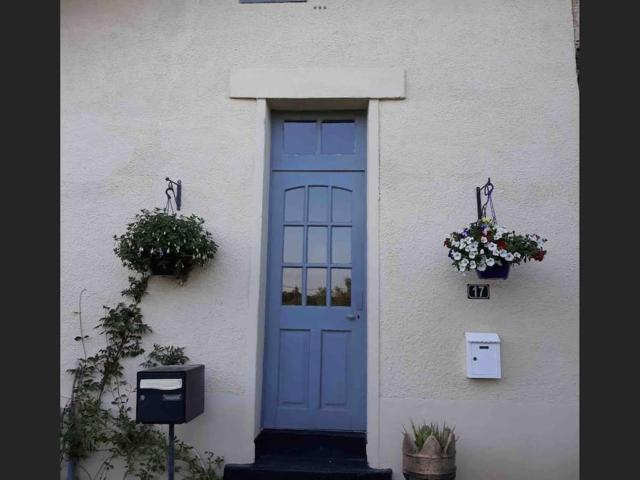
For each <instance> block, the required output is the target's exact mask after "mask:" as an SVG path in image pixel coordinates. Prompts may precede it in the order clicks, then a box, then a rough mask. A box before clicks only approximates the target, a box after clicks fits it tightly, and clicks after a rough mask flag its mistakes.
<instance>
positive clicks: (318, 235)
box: [307, 227, 327, 263]
mask: <svg viewBox="0 0 640 480" xmlns="http://www.w3.org/2000/svg"><path fill="white" fill-rule="evenodd" d="M326 261H327V227H309V238H308V240H307V262H309V263H325V262H326Z"/></svg>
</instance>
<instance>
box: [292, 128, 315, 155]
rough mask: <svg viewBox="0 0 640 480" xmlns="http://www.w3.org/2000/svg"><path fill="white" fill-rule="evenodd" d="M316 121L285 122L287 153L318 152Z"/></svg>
mask: <svg viewBox="0 0 640 480" xmlns="http://www.w3.org/2000/svg"><path fill="white" fill-rule="evenodd" d="M316 144H317V135H316V122H315V121H310V122H309V121H307V122H284V151H285V153H303V154H304V153H306V154H309V153H316Z"/></svg>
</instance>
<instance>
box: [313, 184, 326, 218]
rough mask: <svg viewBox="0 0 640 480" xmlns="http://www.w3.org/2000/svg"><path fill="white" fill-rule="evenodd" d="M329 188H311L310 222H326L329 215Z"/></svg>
mask: <svg viewBox="0 0 640 480" xmlns="http://www.w3.org/2000/svg"><path fill="white" fill-rule="evenodd" d="M327 200H328V199H327V187H309V221H310V222H326V221H327V213H328V204H329V202H328V201H327Z"/></svg>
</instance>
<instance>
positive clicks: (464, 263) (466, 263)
mask: <svg viewBox="0 0 640 480" xmlns="http://www.w3.org/2000/svg"><path fill="white" fill-rule="evenodd" d="M468 264H469V260H467V259H466V258H463V259H462V260H460V265H464V266H465V267H466V266H467V265H468Z"/></svg>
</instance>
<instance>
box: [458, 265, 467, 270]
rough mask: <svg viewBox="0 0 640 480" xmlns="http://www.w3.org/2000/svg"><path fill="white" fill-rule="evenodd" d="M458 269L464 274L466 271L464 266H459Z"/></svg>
mask: <svg viewBox="0 0 640 480" xmlns="http://www.w3.org/2000/svg"><path fill="white" fill-rule="evenodd" d="M458 269H459V270H460V271H461V272H464V271H465V270H466V269H467V267H466V266H465V265H460V267H458Z"/></svg>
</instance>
